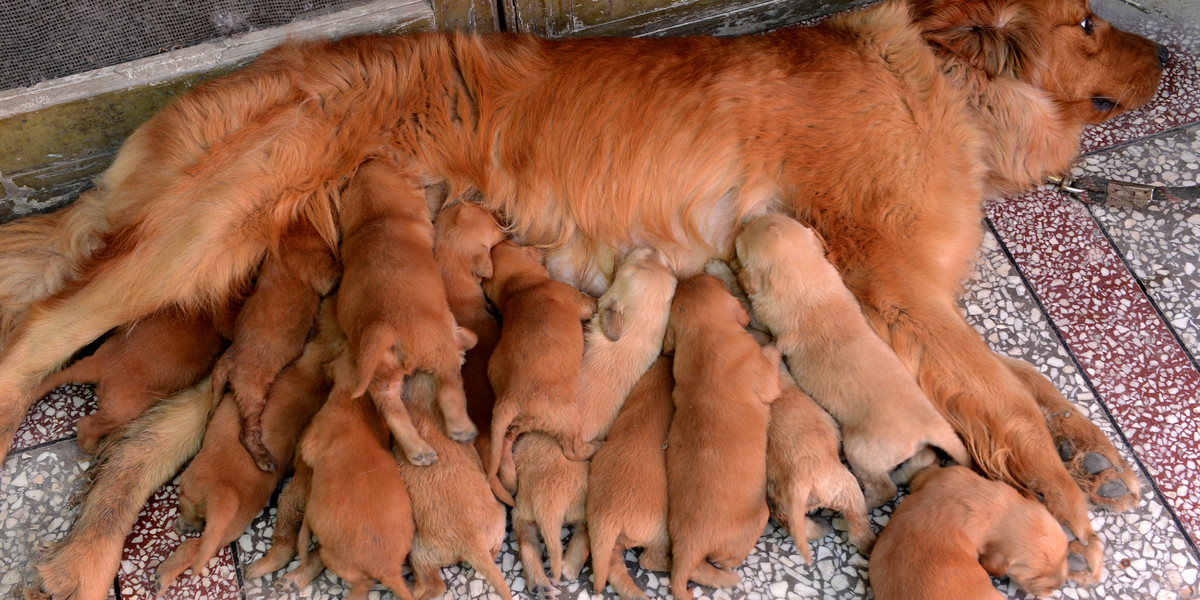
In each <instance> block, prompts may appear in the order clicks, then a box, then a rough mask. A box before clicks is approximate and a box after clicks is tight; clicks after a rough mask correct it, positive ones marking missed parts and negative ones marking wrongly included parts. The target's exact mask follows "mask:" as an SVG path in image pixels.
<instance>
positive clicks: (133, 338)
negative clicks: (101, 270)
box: [34, 309, 225, 453]
mask: <svg viewBox="0 0 1200 600" xmlns="http://www.w3.org/2000/svg"><path fill="white" fill-rule="evenodd" d="M224 347H225V340H224V338H222V337H221V334H220V333H219V332H218V330H217V326H216V325H215V324H214V322H213V319H212V317H210V316H208V315H206V314H203V313H200V314H187V313H184V312H182V311H179V310H176V309H168V310H163V311H160V312H157V313H154V314H153V315H150V316H149V317H146V318H145V319H141V320H139V321H135V322H133V323H130V324H128V325H124V326H122V327H120V328H118V329H117V331H116V332H114V333H113V335H112V336H110V337H109V338H108V339H107V340H105V341H104V343H103V344H101V345H100V347H99V348H97V349H96V352H95V353H93V354H92V355H91V356H88V357H85V358H82V359H80V360H79V361H78V362H76V363H75V364H73V365H71V366H69V367H67V368H66V369H63V370H62V371H59V372H58V373H55V374H54V375H51V376H50V377H47V378H46V380H45V381H43V382H42V384H41V386H39V387H38V389H37V390H36V391H34V396H35V397H38V398H41V397H42V396H45V395H46V394H48V393H50V392H51V391H53V390H54V389H55V388H57V387H58V386H60V385H63V384H65V383H71V382H78V383H94V384H95V385H96V403H97V408H96V412H94V413H92V414H90V415H87V416H85V417H83V418H81V419H79V421H78V423H76V428H77V429H78V433H79V447H80V448H81V449H83V451H84V452H88V453H92V452H95V451H96V446H97V445H98V444H99V442H100V439H101V438H103V437H104V436H106V435H108V434H109V433H110V432H111V431H112V430H114V429H116V428H117V427H120V426H121V425H124V424H125V423H127V422H128V421H130V420H132V419H134V418H136V417H137V416H138V415H140V414H142V413H143V412H145V410H146V409H147V408H149V407H150V406H152V405H153V404H154V403H155V402H158V400H159V399H160V398H163V397H165V396H168V395H171V394H173V393H175V392H177V391H179V390H182V389H183V388H185V387H187V386H189V385H191V384H193V383H195V382H196V381H197V380H199V379H200V378H201V377H204V376H205V375H207V374H208V371H209V369H211V368H212V365H213V361H215V360H216V359H217V355H218V354H220V352H221V349H222V348H224Z"/></svg>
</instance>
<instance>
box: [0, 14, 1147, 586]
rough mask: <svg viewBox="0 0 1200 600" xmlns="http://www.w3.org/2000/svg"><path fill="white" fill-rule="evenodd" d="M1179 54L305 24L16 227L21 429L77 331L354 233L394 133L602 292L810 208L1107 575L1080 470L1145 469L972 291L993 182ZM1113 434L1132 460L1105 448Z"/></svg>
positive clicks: (923, 358) (951, 399)
mask: <svg viewBox="0 0 1200 600" xmlns="http://www.w3.org/2000/svg"><path fill="white" fill-rule="evenodd" d="M1163 62H1165V51H1164V50H1163V49H1161V48H1160V47H1159V46H1158V45H1157V44H1155V43H1152V42H1150V41H1148V40H1145V39H1143V38H1140V37H1137V36H1134V35H1131V34H1128V33H1124V32H1121V31H1119V30H1116V29H1114V28H1112V27H1111V26H1110V25H1109V24H1108V23H1107V22H1105V21H1103V20H1101V19H1099V18H1098V17H1096V16H1094V15H1092V14H1091V12H1090V10H1089V7H1088V5H1087V3H1086V0H913V1H912V2H911V3H910V4H904V3H900V2H896V1H890V2H886V3H884V4H881V5H879V6H876V7H873V8H870V9H867V10H864V11H860V12H856V13H853V14H848V15H845V16H840V17H837V18H834V19H830V20H828V21H826V22H824V23H822V24H820V25H818V26H815V27H810V28H790V29H782V30H779V31H775V32H772V33H769V34H765V35H759V36H751V37H741V38H730V39H716V38H709V37H693V38H679V39H661V40H655V39H581V40H570V41H547V40H542V39H537V38H535V37H531V36H520V35H496V36H470V35H467V34H428V35H416V36H404V37H358V38H351V39H346V40H342V41H339V42H308V43H291V44H287V45H285V46H283V47H280V48H278V49H275V50H273V51H271V52H268V53H267V54H265V55H264V56H262V57H261V58H260V59H258V60H257V61H256V62H255V63H253V64H252V65H250V66H248V67H247V68H245V69H243V70H241V71H238V72H236V73H233V74H231V75H228V76H226V77H223V78H221V79H218V80H216V81H213V82H211V83H208V84H205V85H203V86H200V87H199V88H197V89H196V90H194V91H192V92H191V93H189V94H187V95H185V96H184V97H182V98H180V99H179V100H177V101H176V102H175V103H174V104H172V105H171V106H170V107H168V108H167V109H165V110H164V111H162V112H161V113H160V114H159V115H157V116H156V117H154V118H153V119H152V120H151V121H149V122H148V123H146V124H145V125H143V126H142V127H141V128H140V129H138V130H137V131H136V132H134V134H133V135H132V136H131V137H130V139H129V140H128V141H127V142H126V144H125V146H124V147H123V148H122V150H121V152H120V153H119V155H118V156H117V158H116V160H115V162H114V164H113V165H112V167H110V169H109V170H108V171H107V172H106V173H105V174H104V175H103V176H102V177H101V178H100V181H99V182H98V187H97V188H96V189H95V190H94V191H92V192H90V193H89V194H88V195H87V196H85V197H83V198H81V199H80V200H79V201H78V202H77V203H76V204H75V205H74V206H73V207H71V208H69V209H67V210H65V211H62V212H60V213H58V214H57V215H56V216H53V217H40V218H38V219H36V220H35V221H30V222H22V223H20V224H18V225H13V226H11V227H10V228H8V229H6V230H5V231H3V232H0V240H2V241H0V298H3V299H4V302H3V306H4V308H3V311H5V314H4V315H3V318H0V322H11V323H15V325H14V326H13V328H12V330H11V331H10V332H9V333H8V334H7V336H6V337H5V338H4V341H3V349H2V351H0V415H3V420H2V421H0V447H2V448H7V447H8V445H9V442H10V440H11V439H12V437H13V435H14V432H15V430H16V427H17V425H18V423H19V422H20V420H21V418H22V415H24V414H25V412H26V410H27V409H28V407H29V405H30V403H31V402H32V401H33V400H34V399H33V398H32V397H31V394H30V391H31V390H32V389H33V388H34V386H36V385H37V384H38V382H39V381H40V380H41V379H42V378H43V377H44V376H45V375H46V374H47V373H49V372H51V371H53V370H54V369H55V368H56V367H58V365H60V364H61V363H62V362H63V361H65V360H66V359H67V358H68V357H70V356H71V354H72V353H73V352H74V351H75V350H76V349H77V348H79V347H81V346H82V345H84V344H86V343H88V342H90V341H91V340H93V339H95V338H96V337H98V336H99V335H101V334H103V333H104V332H105V331H107V330H109V329H111V328H113V327H115V326H118V325H120V324H122V323H125V322H128V321H131V320H134V319H137V318H140V317H143V316H145V315H148V314H151V313H153V312H154V311H155V310H156V309H159V308H161V307H164V306H167V305H171V304H176V305H179V306H184V307H189V308H192V309H194V310H208V309H210V308H211V307H214V306H219V305H220V304H221V303H223V301H224V300H226V299H227V298H228V297H229V296H230V295H231V294H232V293H233V292H234V291H235V289H236V288H237V287H238V286H239V285H240V284H242V283H244V282H246V281H247V280H248V278H249V277H250V276H251V275H252V273H253V271H254V270H255V268H256V267H257V265H258V264H259V261H260V260H261V258H262V257H263V256H264V254H265V253H266V252H267V251H268V250H269V249H271V248H272V247H273V246H274V245H275V244H276V242H277V240H278V239H279V237H280V234H281V233H282V232H283V231H284V230H285V229H286V228H287V227H288V226H289V225H290V224H292V223H293V222H294V221H297V220H307V221H308V222H309V223H310V224H311V225H312V226H313V227H315V228H316V230H317V231H319V232H322V234H323V237H324V238H325V239H326V240H327V241H328V243H330V244H331V245H332V244H334V243H335V241H336V237H337V232H336V226H335V223H336V218H335V212H336V208H337V206H336V205H337V201H338V200H337V199H338V195H337V192H338V188H339V186H340V185H341V182H342V181H343V180H344V179H345V178H346V177H347V176H349V175H350V174H352V172H353V171H354V170H355V169H356V168H357V166H358V164H359V163H361V162H362V160H363V159H364V157H365V154H366V153H367V152H369V151H372V149H377V148H379V147H380V146H383V147H387V148H389V151H391V152H396V153H399V155H403V156H407V157H408V158H409V160H410V161H411V162H410V164H411V165H412V168H413V169H414V171H415V172H416V173H417V174H419V175H420V176H421V177H422V178H424V180H425V181H426V182H428V183H438V182H444V183H445V184H446V188H447V190H448V193H449V194H450V195H451V197H457V196H459V195H460V194H462V193H464V192H465V191H469V190H471V189H474V190H478V191H479V192H481V193H482V198H483V199H484V203H485V205H486V207H487V208H489V209H492V210H494V211H496V212H498V213H499V214H501V215H502V216H503V217H504V218H505V219H506V220H507V221H508V222H509V223H510V224H511V227H512V233H513V234H514V237H516V238H517V239H518V240H520V241H523V242H526V243H532V244H537V245H541V246H544V247H546V248H547V249H548V254H547V265H548V267H549V268H550V270H551V272H552V273H554V274H555V275H556V276H558V277H559V278H562V279H564V280H568V281H571V282H574V283H576V284H577V285H580V286H583V287H585V288H587V289H588V291H590V292H591V293H593V294H596V293H598V292H599V290H600V289H601V288H602V287H603V285H604V283H606V281H607V279H608V277H609V276H610V275H611V271H612V270H613V263H614V256H617V255H618V254H619V253H620V252H621V251H622V250H624V249H626V248H628V247H631V246H634V245H638V244H643V245H649V246H654V247H656V248H658V249H659V250H660V251H662V252H663V253H664V254H665V255H666V256H667V257H668V258H669V261H670V262H671V263H672V267H673V268H674V269H675V271H676V272H677V273H678V275H679V276H680V277H686V276H689V275H691V274H694V273H696V272H699V271H700V270H701V269H702V268H703V265H704V263H705V261H706V260H708V259H709V258H713V257H719V258H728V257H729V255H730V246H731V241H732V239H733V236H734V235H735V234H736V232H737V228H738V225H739V224H740V223H741V222H742V221H743V220H745V219H746V218H747V217H752V216H756V215H758V214H762V213H766V212H772V211H775V212H783V213H786V214H788V215H790V216H793V217H795V218H797V219H799V220H802V221H804V222H805V223H806V224H808V225H809V226H811V227H812V228H813V229H815V230H816V231H818V232H819V233H820V234H821V235H822V237H823V238H824V239H825V240H826V241H827V243H828V248H829V256H828V257H829V259H830V260H831V261H832V262H833V263H834V264H835V265H837V266H838V268H839V270H840V272H841V273H842V276H843V278H844V279H845V282H846V284H847V286H848V287H849V288H850V289H851V290H852V291H853V292H854V293H855V295H856V297H857V298H858V300H859V301H860V302H861V304H862V306H863V310H864V312H865V314H866V315H867V318H868V320H869V321H870V322H871V323H872V325H873V327H874V329H875V330H876V331H877V332H878V333H879V334H880V335H881V336H882V337H884V338H885V339H887V340H888V342H889V343H890V345H891V346H892V347H893V348H894V349H895V350H896V351H897V352H898V354H899V355H900V356H901V357H902V359H903V360H904V362H905V364H906V365H907V366H908V367H909V368H911V369H913V370H914V372H915V374H916V377H917V378H918V380H919V382H920V384H921V386H922V388H923V389H924V390H925V392H926V393H927V394H928V395H929V396H930V398H931V399H932V401H933V402H934V404H935V405H936V406H937V407H938V408H939V410H940V411H941V412H942V413H943V415H945V416H946V418H947V419H948V420H949V421H950V422H951V423H952V424H953V425H954V426H955V428H956V429H957V431H958V432H959V433H960V435H962V436H963V438H964V440H965V442H966V444H967V446H968V448H969V449H970V451H971V453H972V458H973V460H974V461H975V462H977V463H978V464H979V465H980V467H981V468H982V469H983V470H984V471H985V472H986V473H987V474H989V475H990V476H992V477H995V478H1001V479H1004V480H1006V481H1009V482H1011V483H1013V484H1014V485H1016V486H1017V487H1018V488H1020V489H1022V490H1024V491H1025V492H1027V493H1029V494H1032V495H1036V496H1038V497H1040V498H1041V499H1042V500H1043V501H1044V503H1045V505H1046V506H1047V508H1048V509H1049V510H1050V512H1051V513H1052V514H1053V515H1054V516H1055V517H1056V518H1057V519H1059V520H1060V521H1062V522H1063V523H1064V524H1065V525H1066V526H1067V527H1068V528H1069V529H1070V530H1071V531H1072V532H1073V533H1074V535H1075V536H1076V538H1077V541H1076V542H1074V543H1073V547H1072V549H1073V551H1075V552H1078V553H1080V554H1081V557H1082V558H1083V559H1085V561H1079V560H1078V558H1079V557H1077V560H1076V561H1075V564H1076V565H1077V566H1081V567H1082V570H1081V572H1078V573H1076V576H1077V577H1078V578H1080V579H1082V580H1089V579H1094V578H1096V577H1098V576H1099V575H1100V573H1101V558H1102V556H1103V549H1102V544H1101V543H1100V541H1099V539H1098V537H1097V536H1096V534H1095V532H1094V531H1093V530H1092V527H1091V525H1090V523H1089V521H1088V518H1087V511H1086V509H1087V502H1086V500H1085V494H1084V492H1086V498H1087V499H1090V500H1092V501H1094V502H1096V503H1099V504H1103V505H1107V506H1111V507H1115V508H1124V507H1128V506H1130V505H1132V504H1133V503H1134V502H1135V500H1136V498H1137V493H1138V490H1137V482H1136V478H1135V476H1134V472H1133V470H1132V469H1130V468H1129V467H1128V465H1127V464H1125V462H1124V461H1123V460H1122V459H1121V457H1120V456H1119V455H1118V454H1117V452H1116V451H1115V450H1114V448H1113V447H1112V445H1111V444H1110V443H1109V442H1108V440H1107V439H1105V438H1104V436H1103V434H1102V433H1101V432H1100V431H1099V430H1098V429H1097V428H1096V427H1095V426H1094V425H1092V424H1091V423H1090V422H1088V421H1087V420H1086V419H1085V418H1083V417H1081V416H1080V415H1081V414H1082V413H1081V412H1080V411H1079V410H1076V409H1075V408H1074V407H1073V406H1072V405H1071V404H1069V403H1068V402H1067V401H1066V400H1065V399H1064V398H1062V397H1061V396H1060V395H1059V394H1058V393H1057V392H1054V391H1053V390H1052V388H1050V387H1049V386H1048V385H1043V384H1044V381H1043V380H1042V379H1040V378H1036V377H1035V378H1033V379H1030V378H1029V377H1027V375H1028V374H1029V371H1026V370H1024V369H1025V367H1024V366H1022V365H1018V366H1016V367H1014V366H1013V365H1011V364H1009V363H1006V362H1003V361H1002V360H1001V359H1000V358H999V357H998V356H997V355H995V354H993V353H992V352H991V351H990V350H989V349H988V347H987V346H986V344H985V343H984V342H983V340H982V339H981V337H980V336H979V335H978V334H977V333H976V332H975V331H974V330H972V329H971V327H969V326H968V325H967V323H966V322H965V321H964V320H963V319H962V318H961V316H960V315H959V313H958V311H957V310H956V305H955V295H956V293H957V292H958V290H959V284H960V281H961V280H962V279H963V278H964V277H965V276H966V274H967V273H968V265H969V264H970V262H971V260H972V259H973V257H974V256H975V253H976V249H977V247H978V244H979V242H980V239H981V226H980V219H981V209H980V206H981V202H982V200H983V199H984V198H987V197H995V196H1001V195H1004V194H1008V193H1011V192H1015V191H1018V190H1022V189H1025V188H1028V187H1030V186H1032V185H1034V184H1036V183H1037V182H1038V181H1039V180H1041V179H1042V177H1043V176H1044V175H1046V174H1048V173H1057V172H1062V171H1063V170H1065V169H1066V168H1067V166H1068V163H1069V162H1070V160H1071V159H1072V158H1073V157H1074V156H1075V154H1076V153H1077V145H1078V138H1079V134H1080V132H1081V130H1082V128H1083V126H1084V125H1085V124H1086V123H1091V122H1098V121H1101V120H1104V119H1105V118H1108V117H1110V116H1112V115H1115V114H1118V113H1121V112H1123V111H1125V110H1128V109H1131V108H1135V107H1137V106H1139V105H1141V104H1143V103H1145V102H1147V101H1148V100H1149V99H1150V98H1151V97H1152V96H1153V94H1154V92H1155V90H1156V88H1157V86H1158V82H1159V79H1160V76H1161V72H1162V66H1161V65H1162V63H1163ZM10 231H11V233H12V235H9V232H10ZM47 247H51V248H54V249H55V251H54V252H45V251H44V250H43V248H47ZM1039 407H1040V409H1041V410H1039ZM1043 413H1046V414H1051V415H1056V416H1055V417H1054V418H1053V419H1052V421H1051V423H1050V426H1049V427H1048V426H1047V423H1046V422H1045V421H1044V420H1043V416H1042V415H1043ZM1064 414H1069V415H1072V416H1068V417H1062V416H1061V415H1064ZM1014 415H1015V416H1014ZM1000 416H1004V418H1000ZM1056 439H1057V440H1058V441H1059V442H1060V445H1061V446H1062V447H1064V448H1065V447H1069V448H1071V449H1073V454H1072V456H1070V457H1068V459H1067V462H1066V465H1065V466H1064V463H1063V460H1061V459H1060V458H1059V454H1058V451H1057V450H1056V444H1055V441H1056ZM1092 453H1098V454H1100V455H1102V456H1103V457H1105V458H1107V459H1108V460H1109V461H1110V462H1111V463H1112V464H1113V465H1115V468H1110V469H1105V470H1103V471H1101V472H1099V473H1090V472H1088V471H1089V469H1087V468H1085V466H1084V457H1086V456H1089V455H1090V454H1092ZM1099 462H1102V461H1097V460H1095V459H1093V460H1091V461H1088V464H1089V465H1095V464H1098V463H1099ZM1081 488H1082V490H1083V491H1081ZM1082 562H1086V565H1083V564H1081V563H1082ZM51 591H52V590H51Z"/></svg>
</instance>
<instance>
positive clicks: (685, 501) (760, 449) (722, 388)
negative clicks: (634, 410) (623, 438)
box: [663, 275, 779, 599]
mask: <svg viewBox="0 0 1200 600" xmlns="http://www.w3.org/2000/svg"><path fill="white" fill-rule="evenodd" d="M749 323H750V315H748V314H746V310H745V309H743V308H742V305H741V303H739V302H738V301H737V299H736V298H734V297H733V296H732V295H731V294H730V293H729V292H728V291H726V289H725V286H724V285H723V284H722V283H721V282H720V281H718V280H717V279H715V278H713V277H711V276H709V275H697V276H695V277H692V278H689V279H685V280H683V281H681V282H679V286H678V287H677V288H676V290H675V299H674V300H673V301H672V302H671V317H670V321H669V322H668V325H667V334H666V338H665V339H664V340H663V349H664V351H666V352H667V353H668V354H670V353H672V352H673V353H674V355H675V361H674V374H675V390H674V392H673V394H672V397H673V399H674V402H675V415H674V417H673V418H672V419H671V429H670V434H669V435H668V443H667V491H668V498H669V505H670V510H669V513H668V515H669V519H668V525H669V529H670V532H671V545H672V549H671V553H672V557H671V593H673V594H674V595H675V597H676V598H680V599H685V598H691V597H692V593H691V592H690V591H689V590H688V587H687V584H688V581H689V580H694V581H697V582H699V583H702V584H705V585H712V586H714V587H729V586H733V585H736V584H737V582H738V581H740V580H741V578H740V576H739V575H738V574H737V573H735V572H733V571H732V570H731V569H732V568H733V567H735V566H738V565H740V564H742V562H743V561H745V560H746V555H748V554H749V553H750V550H751V549H752V548H753V547H754V543H755V542H756V541H758V538H759V536H760V535H762V531H763V527H764V526H766V524H767V517H768V512H767V497H766V471H767V466H766V461H767V458H766V451H767V425H768V421H769V418H770V404H771V402H772V401H773V400H774V399H775V398H776V397H778V396H779V369H778V368H777V366H776V365H778V364H779V352H778V351H776V350H775V349H774V348H773V347H771V346H767V347H760V346H759V345H758V343H757V342H755V341H754V338H753V337H751V336H750V334H749V333H747V332H746V331H745V330H744V329H743V328H744V327H746V326H747V325H748V324H749ZM709 562H711V563H713V564H712V565H710V564H709ZM713 565H715V566H713Z"/></svg>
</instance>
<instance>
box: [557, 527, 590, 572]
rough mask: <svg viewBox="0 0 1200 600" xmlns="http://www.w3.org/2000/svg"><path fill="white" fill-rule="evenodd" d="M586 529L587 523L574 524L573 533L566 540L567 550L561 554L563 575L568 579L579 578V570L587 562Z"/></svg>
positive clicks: (588, 544) (587, 544) (587, 542)
mask: <svg viewBox="0 0 1200 600" xmlns="http://www.w3.org/2000/svg"><path fill="white" fill-rule="evenodd" d="M588 531H589V530H588V526H587V523H580V524H578V525H576V526H575V531H574V533H572V534H571V541H569V542H567V552H566V554H565V555H564V556H563V577H566V578H567V579H568V580H570V581H574V580H576V579H578V578H579V572H580V571H582V570H583V564H584V563H586V562H587V559H588V552H589V549H590V547H591V546H590V542H589V534H588Z"/></svg>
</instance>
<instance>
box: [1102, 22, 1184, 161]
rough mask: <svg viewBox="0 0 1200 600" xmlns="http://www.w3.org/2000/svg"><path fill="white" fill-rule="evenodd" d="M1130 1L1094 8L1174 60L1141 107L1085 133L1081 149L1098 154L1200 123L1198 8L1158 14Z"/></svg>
mask: <svg viewBox="0 0 1200 600" xmlns="http://www.w3.org/2000/svg"><path fill="white" fill-rule="evenodd" d="M1131 4H1132V3H1130V2H1125V1H1124V0H1094V1H1093V2H1092V8H1093V10H1095V12H1096V13H1097V14H1099V15H1100V16H1101V17H1104V18H1106V19H1109V20H1111V21H1112V22H1113V24H1115V25H1117V26H1119V27H1120V28H1122V29H1124V30H1126V31H1131V32H1133V33H1137V34H1139V35H1143V36H1145V37H1147V38H1149V39H1151V40H1154V41H1156V42H1158V43H1160V44H1162V45H1164V46H1166V47H1167V48H1168V49H1170V51H1171V60H1170V62H1169V63H1168V64H1167V69H1166V72H1165V73H1164V74H1163V81H1162V84H1161V85H1160V86H1159V89H1158V94H1157V95H1156V96H1155V97H1154V99H1153V100H1151V101H1150V102H1149V103H1148V104H1147V105H1146V106H1144V107H1142V108H1141V109H1139V110H1137V111H1134V112H1130V113H1126V114H1124V115H1121V116H1120V117H1117V118H1116V119H1114V120H1112V121H1109V122H1107V123H1105V124H1104V125H1103V126H1102V127H1092V128H1090V129H1088V130H1087V131H1086V132H1084V135H1083V139H1082V140H1081V143H1080V148H1081V149H1082V151H1083V152H1092V151H1095V150H1098V149H1101V148H1107V147H1110V146H1115V145H1118V144H1122V143H1125V142H1130V141H1133V140H1137V139H1140V138H1144V137H1146V136H1149V135H1154V134H1157V133H1162V132H1164V131H1167V130H1169V129H1173V128H1176V127H1180V126H1183V125H1188V124H1191V123H1196V122H1200V26H1197V25H1196V23H1195V22H1194V20H1192V19H1194V14H1193V15H1183V14H1182V13H1185V12H1187V11H1188V10H1192V12H1193V13H1194V12H1195V9H1194V8H1191V9H1188V8H1183V7H1182V4H1183V3H1179V4H1180V8H1178V9H1174V10H1173V11H1172V12H1175V13H1179V14H1176V15H1173V16H1176V17H1179V18H1164V17H1163V16H1162V15H1154V16H1153V17H1151V16H1148V15H1146V14H1145V13H1144V12H1142V11H1139V10H1138V9H1136V8H1134V7H1133V6H1132V5H1131Z"/></svg>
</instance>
